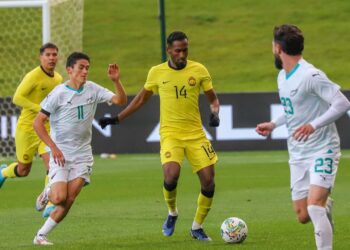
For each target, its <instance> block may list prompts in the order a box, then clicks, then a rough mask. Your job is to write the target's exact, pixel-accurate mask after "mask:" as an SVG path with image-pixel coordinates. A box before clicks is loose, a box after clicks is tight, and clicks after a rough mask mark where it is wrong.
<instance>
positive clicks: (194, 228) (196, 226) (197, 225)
mask: <svg viewBox="0 0 350 250" xmlns="http://www.w3.org/2000/svg"><path fill="white" fill-rule="evenodd" d="M200 228H202V225H201V224H199V223H197V222H195V221H193V223H192V230H197V229H200Z"/></svg>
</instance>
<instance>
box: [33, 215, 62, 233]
mask: <svg viewBox="0 0 350 250" xmlns="http://www.w3.org/2000/svg"><path fill="white" fill-rule="evenodd" d="M57 224H58V223H57V222H56V221H54V220H53V219H51V217H50V216H49V218H47V220H46V221H45V223H44V225H43V226H42V228H40V229H39V231H38V233H37V235H47V234H48V233H50V232H51V231H52V230H53V229H54V228H55V227H56V225H57Z"/></svg>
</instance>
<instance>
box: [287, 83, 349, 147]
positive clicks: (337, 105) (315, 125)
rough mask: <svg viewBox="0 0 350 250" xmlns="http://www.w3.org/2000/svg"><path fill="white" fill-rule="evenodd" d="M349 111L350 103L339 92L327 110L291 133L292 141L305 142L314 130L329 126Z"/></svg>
mask: <svg viewBox="0 0 350 250" xmlns="http://www.w3.org/2000/svg"><path fill="white" fill-rule="evenodd" d="M349 109H350V102H349V100H348V99H347V98H346V96H344V94H343V93H342V92H340V90H338V91H337V92H336V93H335V95H334V97H333V98H332V99H331V100H330V107H329V109H328V110H327V111H326V112H325V113H323V114H322V115H321V116H319V117H317V118H316V119H314V120H313V121H311V122H310V123H309V124H305V125H302V126H301V127H299V128H297V129H296V130H295V132H294V133H293V137H294V139H296V140H298V141H301V140H304V141H306V140H307V139H308V137H309V136H310V135H311V134H312V133H314V132H315V130H316V129H319V128H322V127H324V126H327V125H329V124H331V123H332V122H334V121H336V120H337V119H338V118H340V117H341V116H342V115H343V114H344V113H345V112H346V111H347V110H349Z"/></svg>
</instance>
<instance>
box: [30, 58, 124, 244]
mask: <svg viewBox="0 0 350 250" xmlns="http://www.w3.org/2000/svg"><path fill="white" fill-rule="evenodd" d="M89 65H90V59H89V57H88V56H87V55H85V54H83V53H80V52H74V53H72V54H71V55H70V56H69V57H68V59H67V64H66V67H67V72H68V75H69V80H68V81H67V82H65V83H63V84H60V85H58V86H57V87H56V88H55V89H53V90H52V92H51V93H50V94H49V95H48V96H47V98H46V99H44V100H43V102H42V103H41V108H42V109H41V112H39V114H38V115H37V117H36V119H35V121H34V129H35V131H36V132H37V134H38V135H39V137H40V138H41V139H42V140H43V141H44V142H45V143H46V145H48V146H49V147H50V149H51V155H50V172H49V178H50V180H49V185H48V188H46V189H45V190H44V191H43V193H42V195H41V201H40V202H41V203H42V206H45V203H47V200H48V199H49V200H50V201H51V202H52V203H53V204H55V205H56V208H55V210H54V211H52V212H51V214H50V216H49V218H48V219H47V220H46V222H45V223H44V225H43V226H42V228H41V229H40V230H39V231H38V232H37V235H36V236H35V238H34V244H38V245H51V244H52V243H51V242H49V241H48V240H47V238H46V236H47V235H48V233H49V232H50V231H52V230H53V229H54V227H55V226H56V225H57V224H58V223H59V222H60V221H61V220H63V219H64V217H65V216H66V215H67V213H68V211H69V209H70V208H71V206H72V205H73V203H74V200H75V198H76V197H77V196H78V194H79V192H80V191H81V189H82V187H83V186H84V185H86V184H88V183H89V182H90V174H91V170H92V165H93V156H92V150H91V130H92V121H93V118H94V115H95V111H96V107H97V104H98V103H102V102H111V103H113V104H119V105H124V104H126V102H127V97H126V94H125V91H124V88H123V85H122V84H121V82H120V80H119V68H118V66H117V65H116V64H110V65H109V67H108V76H109V78H110V79H111V80H112V81H113V82H114V85H115V89H116V90H115V93H113V92H111V91H109V90H107V89H105V88H103V87H101V86H99V85H97V84H96V83H94V82H91V81H87V76H88V72H89ZM49 118H50V125H51V136H50V135H48V133H47V132H46V130H45V127H44V123H45V121H46V120H48V119H49Z"/></svg>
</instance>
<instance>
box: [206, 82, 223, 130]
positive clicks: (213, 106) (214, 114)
mask: <svg viewBox="0 0 350 250" xmlns="http://www.w3.org/2000/svg"><path fill="white" fill-rule="evenodd" d="M204 94H205V96H206V97H207V99H208V102H209V105H210V112H211V114H210V117H209V126H210V127H218V126H219V125H220V119H219V111H220V102H219V99H218V96H217V95H216V93H215V91H214V89H210V90H208V91H204Z"/></svg>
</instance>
